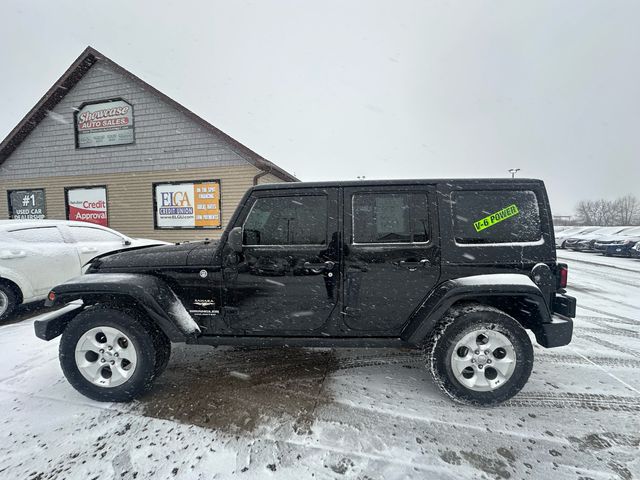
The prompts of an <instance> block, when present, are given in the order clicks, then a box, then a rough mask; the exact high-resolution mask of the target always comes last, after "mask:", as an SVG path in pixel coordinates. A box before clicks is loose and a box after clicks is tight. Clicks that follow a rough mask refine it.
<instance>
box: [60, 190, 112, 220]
mask: <svg viewBox="0 0 640 480" xmlns="http://www.w3.org/2000/svg"><path fill="white" fill-rule="evenodd" d="M66 196H67V220H76V221H78V222H89V223H95V224H97V225H103V226H105V227H106V226H108V225H109V217H108V215H107V189H106V188H105V187H89V188H68V189H67V190H66Z"/></svg>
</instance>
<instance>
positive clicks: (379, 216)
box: [353, 193, 429, 243]
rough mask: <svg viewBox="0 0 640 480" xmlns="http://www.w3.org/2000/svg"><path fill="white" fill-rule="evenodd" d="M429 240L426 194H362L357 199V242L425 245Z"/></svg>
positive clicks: (354, 211) (355, 197)
mask: <svg viewBox="0 0 640 480" xmlns="http://www.w3.org/2000/svg"><path fill="white" fill-rule="evenodd" d="M428 240H429V215H428V207H427V196H426V195H425V194H414V193H358V194H355V195H354V196H353V242H354V243H421V242H427V241H428Z"/></svg>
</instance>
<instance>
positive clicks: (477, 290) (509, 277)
mask: <svg viewBox="0 0 640 480" xmlns="http://www.w3.org/2000/svg"><path fill="white" fill-rule="evenodd" d="M480 299H481V300H480ZM515 299H518V300H519V301H522V302H526V304H527V306H529V305H530V306H531V308H532V312H533V313H531V315H533V321H532V322H529V323H528V324H523V321H522V319H521V318H518V317H517V316H515V318H516V320H518V321H519V322H520V323H521V324H523V326H524V327H527V328H531V329H532V330H533V331H534V333H536V330H537V328H536V325H539V324H542V323H551V322H552V319H551V314H550V312H549V308H548V306H547V304H546V302H545V296H544V294H543V292H542V291H541V290H540V288H539V287H538V286H537V285H536V284H535V283H534V282H533V281H532V280H531V279H530V278H529V277H528V276H527V275H524V274H516V273H514V274H493V275H491V274H490V275H473V276H469V277H462V278H457V279H455V280H447V281H445V282H443V283H441V284H440V285H438V286H437V287H436V288H435V289H434V290H433V291H432V292H431V293H430V294H429V295H428V296H427V297H426V298H425V300H424V301H423V302H422V304H421V305H420V306H419V307H418V309H417V310H416V311H415V312H414V314H413V315H412V317H411V319H410V320H409V322H408V323H407V326H406V327H405V329H404V330H403V332H402V339H403V340H405V341H407V342H408V343H410V344H412V345H419V344H421V343H423V342H424V340H425V339H426V338H427V336H428V335H429V334H430V333H431V331H432V330H433V328H434V327H435V325H436V324H437V323H438V322H439V321H440V319H442V317H444V315H445V314H446V312H447V311H448V310H449V309H450V308H451V307H453V306H454V305H456V304H459V303H464V302H480V303H487V304H495V303H499V302H501V301H503V300H515ZM507 313H509V312H507Z"/></svg>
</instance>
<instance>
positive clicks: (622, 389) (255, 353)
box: [0, 252, 640, 480]
mask: <svg viewBox="0 0 640 480" xmlns="http://www.w3.org/2000/svg"><path fill="white" fill-rule="evenodd" d="M559 256H560V258H561V259H562V260H564V261H567V262H568V263H569V265H570V274H569V280H570V284H571V288H570V289H569V290H570V292H571V293H572V294H574V295H576V296H577V297H578V301H579V309H578V318H577V320H576V328H575V337H574V341H573V343H572V344H571V346H569V347H563V348H559V349H553V350H544V349H542V348H539V347H536V354H537V359H536V365H535V367H534V372H533V374H532V377H531V380H530V381H529V384H528V385H527V386H526V387H525V389H524V390H523V391H522V392H521V393H520V395H518V396H517V397H516V398H515V399H514V400H512V401H511V402H509V403H508V404H507V405H504V406H501V407H498V408H493V409H472V408H466V407H462V406H459V405H456V404H453V403H451V402H450V401H449V400H447V399H446V398H445V397H444V396H443V395H441V394H440V393H439V392H438V391H437V390H436V388H435V387H434V385H433V384H432V383H431V381H430V380H429V377H428V374H427V372H426V370H425V369H424V368H423V367H422V359H421V358H420V356H419V355H416V354H415V353H412V352H410V351H396V350H374V349H354V350H348V351H338V352H335V351H330V350H320V349H315V350H307V349H267V350H256V349H244V350H242V349H218V350H214V349H211V348H208V347H202V348H200V347H186V346H175V349H174V354H173V356H172V359H171V362H170V364H169V367H168V369H167V371H166V372H165V374H163V375H162V377H160V378H159V379H158V381H157V384H156V386H155V388H154V389H153V390H152V391H151V393H150V394H149V395H148V396H147V397H146V398H143V399H141V400H140V401H138V402H135V403H133V404H128V405H123V404H101V403H96V402H93V401H90V400H87V399H86V398H84V397H82V396H81V395H80V394H78V393H76V392H75V391H74V390H73V389H72V388H71V387H70V386H69V385H68V383H67V382H66V381H65V379H64V377H63V375H62V372H61V370H60V367H59V366H58V361H57V346H58V341H52V342H48V343H47V342H42V341H40V340H38V339H36V338H35V337H34V335H33V325H32V322H31V321H30V320H28V319H25V320H23V321H21V322H17V323H13V324H10V325H5V326H2V327H0V352H1V353H0V358H1V359H2V361H1V362H0V406H1V407H2V417H1V418H2V420H1V424H2V427H1V428H0V452H2V455H0V478H3V479H4V478H6V479H29V480H36V479H38V480H43V479H50V478H60V479H62V478H64V479H76V478H77V479H100V480H103V479H133V478H136V479H146V478H184V479H200V478H202V479H205V478H206V479H211V478H232V477H233V478H236V477H237V478H241V479H263V478H285V479H287V478H295V479H306V478H312V477H313V478H320V479H324V478H327V479H328V478H359V479H378V478H419V479H424V478H443V479H461V478H513V479H516V478H541V477H545V478H549V479H551V478H553V479H557V478H576V479H577V478H582V479H587V478H591V479H610V478H622V479H631V478H638V477H640V455H639V453H640V261H639V260H628V259H609V258H604V257H598V256H595V255H590V254H584V253H569V252H560V253H559Z"/></svg>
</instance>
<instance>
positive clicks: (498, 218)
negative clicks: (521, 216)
mask: <svg viewBox="0 0 640 480" xmlns="http://www.w3.org/2000/svg"><path fill="white" fill-rule="evenodd" d="M518 213H520V210H518V207H517V206H516V205H515V204H513V205H509V206H508V207H506V208H503V209H502V210H498V211H497V212H496V213H492V214H491V215H489V216H487V217H484V218H483V219H481V220H478V221H477V222H473V226H474V227H475V229H476V232H481V231H482V230H484V229H485V228H489V227H493V226H494V225H495V224H496V223H500V222H502V221H503V220H506V219H507V218H511V217H515V216H516V215H517V214H518Z"/></svg>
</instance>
